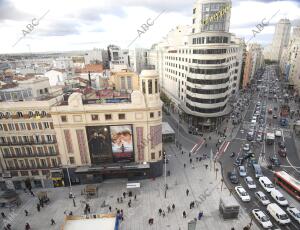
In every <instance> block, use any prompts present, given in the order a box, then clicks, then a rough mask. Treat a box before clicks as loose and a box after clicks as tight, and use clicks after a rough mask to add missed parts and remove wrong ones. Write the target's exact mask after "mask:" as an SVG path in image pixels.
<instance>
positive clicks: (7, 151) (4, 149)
mask: <svg viewBox="0 0 300 230" xmlns="http://www.w3.org/2000/svg"><path fill="white" fill-rule="evenodd" d="M3 153H4V156H10V151H9V148H3Z"/></svg>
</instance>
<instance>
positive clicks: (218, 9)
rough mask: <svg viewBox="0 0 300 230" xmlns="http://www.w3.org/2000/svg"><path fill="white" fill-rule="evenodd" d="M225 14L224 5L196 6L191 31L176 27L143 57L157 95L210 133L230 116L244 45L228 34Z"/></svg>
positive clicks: (209, 1) (227, 5)
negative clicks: (156, 79) (156, 81)
mask: <svg viewBox="0 0 300 230" xmlns="http://www.w3.org/2000/svg"><path fill="white" fill-rule="evenodd" d="M230 10H231V1H230V0H197V1H196V2H195V4H194V7H193V18H192V26H188V25H187V26H178V27H176V29H174V30H172V31H171V32H170V33H169V34H168V35H167V37H166V38H164V40H163V41H162V42H161V43H158V44H156V45H155V46H153V47H152V50H151V52H150V55H149V62H150V64H154V65H155V67H156V70H157V71H158V73H159V75H160V78H161V79H160V82H161V87H162V91H163V92H164V93H165V94H166V95H167V96H168V97H169V98H170V99H171V100H172V102H173V103H172V104H174V105H175V108H177V109H178V110H179V112H180V113H182V115H183V116H182V117H183V118H184V119H185V120H186V121H187V122H188V123H189V124H190V126H193V127H197V128H198V129H199V130H202V131H209V130H214V129H215V128H216V126H217V125H218V124H219V123H220V122H221V121H222V119H223V117H224V116H225V115H227V114H228V113H229V112H230V108H229V106H228V100H229V97H230V96H231V95H232V94H234V93H236V92H237V90H238V87H239V83H240V75H241V66H242V62H243V48H244V46H243V44H244V42H243V41H242V40H241V39H238V38H236V37H235V36H234V35H233V34H231V33H229V25H230V14H231V13H230Z"/></svg>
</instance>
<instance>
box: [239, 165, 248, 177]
mask: <svg viewBox="0 0 300 230" xmlns="http://www.w3.org/2000/svg"><path fill="white" fill-rule="evenodd" d="M239 173H240V176H242V177H244V176H247V173H246V169H245V166H243V165H241V166H239Z"/></svg>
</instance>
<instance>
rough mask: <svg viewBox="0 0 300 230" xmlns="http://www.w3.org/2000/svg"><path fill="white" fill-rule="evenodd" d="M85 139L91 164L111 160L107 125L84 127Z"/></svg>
mask: <svg viewBox="0 0 300 230" xmlns="http://www.w3.org/2000/svg"><path fill="white" fill-rule="evenodd" d="M86 133H87V140H88V145H89V150H90V156H91V162H92V163H93V164H101V163H109V162H113V156H112V151H111V150H112V149H111V139H110V133H109V126H88V127H86Z"/></svg>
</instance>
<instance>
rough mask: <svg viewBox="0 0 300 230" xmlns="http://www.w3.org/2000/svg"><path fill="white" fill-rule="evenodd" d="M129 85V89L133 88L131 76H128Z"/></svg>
mask: <svg viewBox="0 0 300 230" xmlns="http://www.w3.org/2000/svg"><path fill="white" fill-rule="evenodd" d="M127 87H128V89H132V80H131V77H127Z"/></svg>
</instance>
